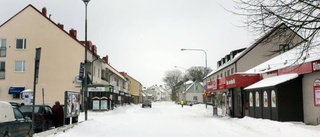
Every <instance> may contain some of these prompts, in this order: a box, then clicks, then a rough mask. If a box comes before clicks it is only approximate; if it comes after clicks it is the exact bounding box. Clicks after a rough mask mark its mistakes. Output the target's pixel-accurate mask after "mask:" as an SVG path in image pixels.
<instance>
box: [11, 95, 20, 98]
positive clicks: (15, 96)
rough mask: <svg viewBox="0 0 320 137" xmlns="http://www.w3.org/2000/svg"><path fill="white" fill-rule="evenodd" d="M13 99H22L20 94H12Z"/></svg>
mask: <svg viewBox="0 0 320 137" xmlns="http://www.w3.org/2000/svg"><path fill="white" fill-rule="evenodd" d="M12 98H13V99H20V94H12Z"/></svg>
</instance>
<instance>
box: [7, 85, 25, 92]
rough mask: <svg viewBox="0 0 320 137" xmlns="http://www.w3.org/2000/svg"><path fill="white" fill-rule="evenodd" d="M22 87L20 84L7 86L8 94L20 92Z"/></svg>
mask: <svg viewBox="0 0 320 137" xmlns="http://www.w3.org/2000/svg"><path fill="white" fill-rule="evenodd" d="M24 89H25V87H22V86H13V87H10V88H9V91H8V94H20V93H21V92H22V91H24Z"/></svg>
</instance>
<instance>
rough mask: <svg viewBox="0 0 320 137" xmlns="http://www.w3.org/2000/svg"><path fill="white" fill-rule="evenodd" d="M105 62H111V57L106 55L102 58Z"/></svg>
mask: <svg viewBox="0 0 320 137" xmlns="http://www.w3.org/2000/svg"><path fill="white" fill-rule="evenodd" d="M102 59H103V60H104V62H105V63H107V64H109V57H108V55H106V56H105V57H103V58H102Z"/></svg>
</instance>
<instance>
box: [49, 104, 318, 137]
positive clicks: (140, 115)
mask: <svg viewBox="0 0 320 137" xmlns="http://www.w3.org/2000/svg"><path fill="white" fill-rule="evenodd" d="M152 105H153V106H152V108H141V105H127V106H124V107H119V108H117V109H116V110H113V111H109V112H88V121H84V122H82V123H80V124H78V125H77V126H75V127H74V128H72V129H69V130H67V131H66V132H61V133H57V134H56V135H53V136H51V137H89V136H90V137H102V136H109V137H129V136H130V137H213V136H215V137H258V136H259V137H302V136H303V137H320V126H308V125H304V124H303V123H302V122H276V121H271V120H264V119H254V118H250V117H245V118H242V119H238V118H227V117H224V118H222V117H217V116H212V106H208V108H207V109H206V108H205V105H203V104H198V105H194V106H192V107H190V106H184V107H183V108H181V106H180V105H177V104H174V103H173V102H153V104H152ZM83 120H84V113H81V116H80V121H83Z"/></svg>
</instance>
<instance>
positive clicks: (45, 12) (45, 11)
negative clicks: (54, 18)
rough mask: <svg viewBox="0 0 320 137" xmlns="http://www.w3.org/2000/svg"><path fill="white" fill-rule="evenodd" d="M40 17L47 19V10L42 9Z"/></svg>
mask: <svg viewBox="0 0 320 137" xmlns="http://www.w3.org/2000/svg"><path fill="white" fill-rule="evenodd" d="M42 15H43V16H45V17H47V8H46V7H43V8H42Z"/></svg>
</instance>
